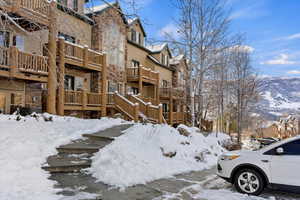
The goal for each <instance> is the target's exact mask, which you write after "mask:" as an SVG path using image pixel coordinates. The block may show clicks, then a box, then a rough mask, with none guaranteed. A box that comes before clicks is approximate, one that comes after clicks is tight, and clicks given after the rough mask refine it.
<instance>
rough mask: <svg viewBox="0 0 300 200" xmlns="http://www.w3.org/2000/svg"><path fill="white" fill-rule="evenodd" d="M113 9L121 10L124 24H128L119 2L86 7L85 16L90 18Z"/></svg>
mask: <svg viewBox="0 0 300 200" xmlns="http://www.w3.org/2000/svg"><path fill="white" fill-rule="evenodd" d="M113 7H115V8H117V9H118V10H119V12H118V13H119V14H120V15H121V17H122V19H123V22H124V24H127V19H126V17H125V16H124V13H123V11H122V8H121V7H120V4H119V3H118V1H115V2H108V3H104V4H101V5H97V6H92V7H86V8H84V14H85V15H87V16H89V17H92V16H95V15H99V14H101V13H103V12H105V11H106V10H108V9H109V8H113Z"/></svg>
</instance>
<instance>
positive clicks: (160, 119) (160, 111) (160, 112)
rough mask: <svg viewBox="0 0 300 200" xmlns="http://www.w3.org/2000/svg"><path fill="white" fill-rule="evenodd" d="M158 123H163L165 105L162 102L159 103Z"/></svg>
mask: <svg viewBox="0 0 300 200" xmlns="http://www.w3.org/2000/svg"><path fill="white" fill-rule="evenodd" d="M158 123H159V124H162V123H163V107H162V105H161V104H159V105H158Z"/></svg>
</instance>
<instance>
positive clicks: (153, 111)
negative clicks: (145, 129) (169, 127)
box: [147, 104, 164, 124]
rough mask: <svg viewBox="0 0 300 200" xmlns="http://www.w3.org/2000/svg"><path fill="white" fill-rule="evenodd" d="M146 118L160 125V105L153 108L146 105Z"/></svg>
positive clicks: (161, 118)
mask: <svg viewBox="0 0 300 200" xmlns="http://www.w3.org/2000/svg"><path fill="white" fill-rule="evenodd" d="M147 117H148V118H150V119H152V120H155V121H156V122H157V123H159V124H162V123H163V118H164V117H163V112H162V105H161V104H160V105H158V106H153V105H148V106H147Z"/></svg>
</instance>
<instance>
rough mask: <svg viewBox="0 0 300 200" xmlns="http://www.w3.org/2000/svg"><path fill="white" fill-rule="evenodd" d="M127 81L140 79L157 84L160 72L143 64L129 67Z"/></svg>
mask: <svg viewBox="0 0 300 200" xmlns="http://www.w3.org/2000/svg"><path fill="white" fill-rule="evenodd" d="M126 70H127V81H128V82H139V81H140V80H141V81H142V82H145V83H150V84H153V85H157V84H158V82H159V73H158V72H155V71H153V70H151V69H149V68H145V67H143V66H139V67H128V68H127V69H126Z"/></svg>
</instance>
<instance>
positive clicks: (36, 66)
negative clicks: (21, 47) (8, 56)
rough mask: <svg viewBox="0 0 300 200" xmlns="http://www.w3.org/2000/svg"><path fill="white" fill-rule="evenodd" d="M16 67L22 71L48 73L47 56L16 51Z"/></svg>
mask: <svg viewBox="0 0 300 200" xmlns="http://www.w3.org/2000/svg"><path fill="white" fill-rule="evenodd" d="M18 68H19V70H20V71H22V72H31V73H38V74H44V75H47V74H48V57H45V56H40V55H34V54H30V53H25V52H22V51H19V52H18Z"/></svg>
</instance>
